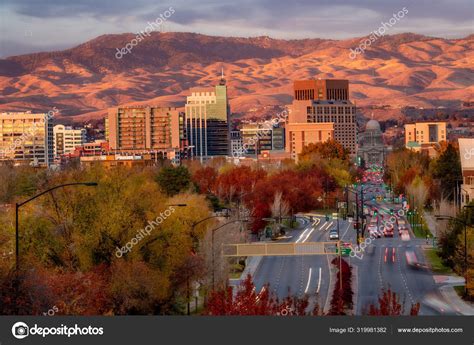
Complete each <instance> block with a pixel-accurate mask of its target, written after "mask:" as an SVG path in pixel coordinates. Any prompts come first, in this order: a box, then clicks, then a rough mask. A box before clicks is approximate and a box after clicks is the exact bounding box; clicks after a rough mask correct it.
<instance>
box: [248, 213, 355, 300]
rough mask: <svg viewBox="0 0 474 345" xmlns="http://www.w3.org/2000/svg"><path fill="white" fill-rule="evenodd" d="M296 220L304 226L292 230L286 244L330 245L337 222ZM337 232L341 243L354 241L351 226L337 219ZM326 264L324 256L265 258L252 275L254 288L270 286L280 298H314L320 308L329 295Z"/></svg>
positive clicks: (318, 218) (327, 263) (318, 219)
mask: <svg viewBox="0 0 474 345" xmlns="http://www.w3.org/2000/svg"><path fill="white" fill-rule="evenodd" d="M299 219H300V220H303V221H304V226H303V227H302V229H300V230H292V231H291V232H290V234H289V236H291V238H289V239H288V240H287V241H288V242H299V243H301V242H329V238H328V236H329V230H331V229H336V228H337V220H330V221H328V222H326V220H325V218H324V217H317V218H315V221H314V223H313V224H315V225H313V224H311V223H310V222H309V220H308V218H299ZM339 231H340V235H341V238H342V239H343V240H344V241H353V242H355V233H354V231H353V227H352V224H350V223H348V222H347V221H343V220H342V219H340V220H339ZM329 261H330V258H328V257H327V256H326V255H314V256H288V257H285V256H268V257H264V258H262V261H261V264H260V266H259V268H258V269H257V271H256V272H255V274H254V282H255V286H256V288H257V289H258V291H260V289H261V288H262V286H263V285H264V284H267V283H268V284H270V290H272V291H273V292H275V293H276V295H277V296H278V298H279V299H283V298H285V297H287V296H288V295H289V294H291V295H297V296H299V297H302V296H304V295H305V294H308V295H310V297H316V300H317V301H318V303H319V305H320V307H321V308H323V307H324V305H325V303H326V299H327V298H328V296H331V292H330V291H328V289H329V283H330V277H329Z"/></svg>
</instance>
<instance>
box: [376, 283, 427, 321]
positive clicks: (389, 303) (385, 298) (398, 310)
mask: <svg viewBox="0 0 474 345" xmlns="http://www.w3.org/2000/svg"><path fill="white" fill-rule="evenodd" d="M419 311H420V303H414V304H412V305H411V306H410V311H409V312H408V314H409V315H411V316H415V315H418V313H419ZM404 314H405V308H404V305H403V303H401V302H400V297H399V296H398V295H397V294H396V293H395V292H394V291H392V290H391V289H390V288H388V289H383V290H382V294H381V296H379V298H378V305H374V304H371V305H370V306H369V310H368V315H371V316H400V315H404Z"/></svg>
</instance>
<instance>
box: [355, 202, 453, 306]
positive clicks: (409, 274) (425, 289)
mask: <svg viewBox="0 0 474 345" xmlns="http://www.w3.org/2000/svg"><path fill="white" fill-rule="evenodd" d="M372 196H373V195H371V194H370V193H367V199H368V200H369V201H368V202H366V203H365V204H366V205H368V206H369V208H376V209H377V210H378V215H377V216H376V217H377V218H378V224H379V225H380V224H381V223H382V222H383V220H385V221H386V222H390V209H392V210H394V214H397V210H399V209H400V208H401V205H395V204H393V203H390V202H385V201H382V202H376V201H373V199H372ZM398 218H399V219H402V220H404V221H405V222H406V223H407V224H408V221H407V220H406V218H405V217H404V216H398ZM393 219H394V218H392V220H393ZM369 221H370V218H369ZM398 230H399V229H398V225H397V222H395V223H394V236H393V237H381V238H376V239H373V240H371V241H370V243H369V244H368V245H367V247H366V249H365V250H364V252H363V256H362V259H352V260H351V264H352V265H355V266H357V267H358V291H357V293H358V295H357V301H358V304H357V312H356V313H357V315H362V314H365V313H366V312H367V310H368V306H369V305H370V304H372V303H377V299H378V296H379V295H380V293H381V291H382V289H387V288H390V289H391V290H392V291H393V292H395V293H397V294H398V295H399V296H400V299H401V301H402V302H404V305H405V310H406V312H408V311H409V310H410V306H411V305H412V304H415V303H420V304H421V308H420V313H419V314H420V315H439V314H451V313H452V314H456V311H454V310H449V307H446V304H448V303H447V302H446V301H443V300H442V299H443V297H442V295H441V294H440V293H439V290H438V287H439V286H438V285H437V284H436V283H435V280H434V278H433V272H431V271H430V270H429V269H427V268H414V267H413V266H411V265H409V264H408V262H407V252H408V253H409V255H412V254H411V253H414V254H415V256H416V258H417V261H418V262H419V263H420V264H422V265H426V258H425V256H424V252H423V249H422V247H423V246H425V245H426V242H425V240H424V239H417V238H415V236H414V234H413V232H412V231H411V229H410V231H409V235H410V238H409V239H408V238H405V240H403V239H402V238H401V236H400V235H399V232H398ZM365 236H366V238H367V237H368V234H365ZM432 301H435V303H433V302H432Z"/></svg>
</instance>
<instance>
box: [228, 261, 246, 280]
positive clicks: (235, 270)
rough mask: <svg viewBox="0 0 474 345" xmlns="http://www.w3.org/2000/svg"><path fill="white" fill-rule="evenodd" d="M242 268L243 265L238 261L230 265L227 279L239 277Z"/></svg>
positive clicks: (243, 267)
mask: <svg viewBox="0 0 474 345" xmlns="http://www.w3.org/2000/svg"><path fill="white" fill-rule="evenodd" d="M244 269H245V265H241V264H238V263H236V264H233V265H232V266H231V267H230V272H229V279H239V278H240V276H241V275H242V272H243V271H244Z"/></svg>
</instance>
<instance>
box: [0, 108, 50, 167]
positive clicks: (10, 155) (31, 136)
mask: <svg viewBox="0 0 474 345" xmlns="http://www.w3.org/2000/svg"><path fill="white" fill-rule="evenodd" d="M0 161H13V163H14V164H29V165H33V166H46V167H49V166H50V165H51V164H52V163H53V123H52V120H51V118H50V116H49V113H48V114H46V113H45V114H32V113H31V112H7V113H0Z"/></svg>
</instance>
